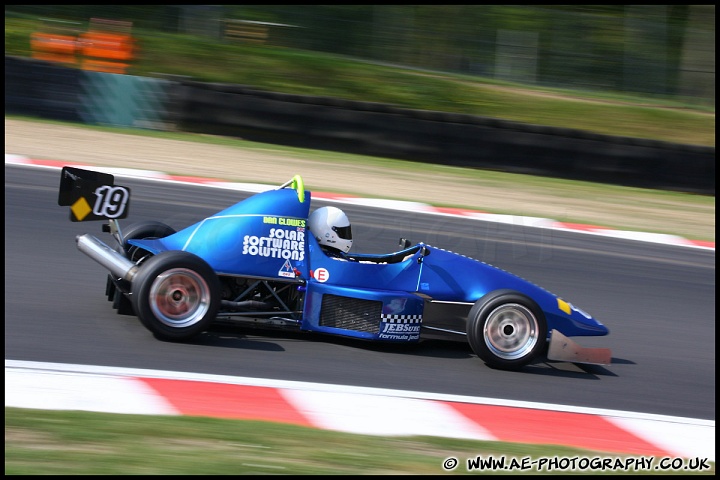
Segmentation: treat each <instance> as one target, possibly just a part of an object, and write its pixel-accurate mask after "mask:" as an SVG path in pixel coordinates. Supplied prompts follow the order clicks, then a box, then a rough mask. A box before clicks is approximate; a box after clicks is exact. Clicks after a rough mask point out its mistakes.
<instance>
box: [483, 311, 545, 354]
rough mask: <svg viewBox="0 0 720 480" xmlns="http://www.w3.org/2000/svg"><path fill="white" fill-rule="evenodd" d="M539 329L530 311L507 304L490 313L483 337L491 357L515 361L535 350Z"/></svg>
mask: <svg viewBox="0 0 720 480" xmlns="http://www.w3.org/2000/svg"><path fill="white" fill-rule="evenodd" d="M539 328H540V327H539V325H538V321H537V318H535V315H534V314H533V313H532V312H531V311H530V309H528V308H527V307H525V306H523V305H520V304H517V303H507V304H504V305H501V306H499V307H497V308H495V310H493V311H492V312H490V315H489V316H488V319H487V321H486V322H485V329H484V330H483V337H484V338H485V345H487V347H488V348H489V349H490V351H491V352H492V353H493V355H495V356H497V357H499V358H502V359H503V360H516V359H518V358H522V357H524V356H525V355H527V354H529V353H530V352H531V351H532V350H533V348H535V345H536V344H537V342H538V330H539Z"/></svg>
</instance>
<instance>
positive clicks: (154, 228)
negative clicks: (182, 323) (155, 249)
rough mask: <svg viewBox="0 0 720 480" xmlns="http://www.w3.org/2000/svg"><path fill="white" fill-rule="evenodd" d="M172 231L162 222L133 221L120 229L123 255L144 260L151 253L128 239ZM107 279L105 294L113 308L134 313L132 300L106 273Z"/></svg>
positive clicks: (123, 313) (173, 231)
mask: <svg viewBox="0 0 720 480" xmlns="http://www.w3.org/2000/svg"><path fill="white" fill-rule="evenodd" d="M173 233H175V229H173V228H172V227H169V226H168V225H165V224H164V223H162V222H156V221H145V222H137V223H133V224H132V225H130V226H128V227H127V228H126V229H124V230H123V231H122V234H123V250H124V255H125V256H126V257H127V258H128V259H129V260H131V261H132V262H134V263H139V262H141V261H145V260H147V258H149V257H151V256H152V253H150V252H148V251H146V250H143V249H141V248H138V247H135V246H133V245H130V244H129V243H128V240H148V239H154V238H164V237H167V236H168V235H172V234H173ZM107 281H108V284H107V287H106V288H105V294H106V295H107V297H108V300H109V301H111V302H113V308H114V309H115V310H117V313H118V314H120V315H135V311H134V310H133V306H132V302H131V301H130V299H129V298H128V297H127V296H126V295H125V294H124V293H122V292H121V291H120V289H118V288H117V285H115V282H113V279H112V275H108V280H107ZM123 288H125V287H123Z"/></svg>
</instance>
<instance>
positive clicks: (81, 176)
mask: <svg viewBox="0 0 720 480" xmlns="http://www.w3.org/2000/svg"><path fill="white" fill-rule="evenodd" d="M58 205H60V206H61V207H67V206H69V207H70V220H71V221H73V222H86V221H91V220H117V219H120V218H125V217H127V215H128V210H129V207H130V189H129V188H128V187H122V186H120V185H115V177H114V176H113V175H110V174H109V173H100V172H94V171H92V170H83V169H80V168H74V167H63V169H62V173H61V177H60V191H59V193H58Z"/></svg>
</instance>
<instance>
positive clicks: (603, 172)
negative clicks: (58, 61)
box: [5, 56, 715, 196]
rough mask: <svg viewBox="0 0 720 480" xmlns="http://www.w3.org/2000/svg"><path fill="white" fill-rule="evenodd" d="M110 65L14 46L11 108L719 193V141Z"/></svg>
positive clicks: (9, 68)
mask: <svg viewBox="0 0 720 480" xmlns="http://www.w3.org/2000/svg"><path fill="white" fill-rule="evenodd" d="M103 75H104V76H108V75H110V76H113V75H115V74H109V73H97V72H83V71H81V70H77V69H72V68H65V67H61V66H57V65H53V64H51V63H49V62H42V61H37V60H33V59H29V58H19V57H8V56H6V57H5V84H6V86H5V112H6V113H13V114H25V115H35V116H39V117H44V118H52V119H60V120H70V121H84V122H87V123H100V124H115V125H118V126H134V127H143V128H168V127H169V126H172V127H173V128H177V129H179V130H183V131H189V132H196V133H206V134H212V135H226V136H234V137H240V138H244V139H248V140H254V141H258V142H266V143H276V144H285V145H291V146H298V147H304V148H313V149H320V150H331V151H342V152H349V153H357V154H363V155H371V156H380V157H386V158H397V159H404V160H411V161H420V162H428V163H435V164H443V165H452V166H463V167H470V168H478V169H489V170H497V171H504V172H512V173H523V174H531V175H541V176H549V177H557V178H566V179H572V180H584V181H591V182H599V183H609V184H616V185H626V186H633V187H642V188H653V189H662V190H674V191H681V192H690V193H698V194H703V195H713V196H714V195H715V148H714V147H700V146H692V145H680V144H673V143H667V142H659V141H650V140H640V139H633V138H626V137H612V136H605V135H598V134H592V133H588V132H583V131H579V130H572V129H561V128H552V127H544V126H538V125H528V124H522V123H517V122H509V121H504V120H499V119H493V118H485V117H478V116H473V115H462V114H451V113H444V112H431V111H418V110H410V109H403V108H397V107H394V106H391V105H385V104H377V103H369V102H353V101H346V100H341V99H336V98H327V97H312V96H301V95H290V94H281V93H273V92H263V91H258V90H254V89H251V88H247V87H244V86H240V85H227V84H214V83H201V82H194V81H191V80H184V79H175V80H157V79H149V78H143V77H130V76H121V77H123V78H122V80H123V81H118V80H117V78H113V77H108V78H106V79H104V80H103V78H102V77H98V76H103ZM116 77H117V76H116ZM98 86H102V87H103V88H98ZM105 87H113V88H105ZM113 105H114V106H116V107H117V106H118V105H120V106H122V109H124V110H125V111H124V112H123V113H125V115H119V112H118V111H116V107H113ZM131 106H134V107H135V108H133V109H129V107H131ZM119 118H120V119H121V120H118V119H119ZM108 122H109V123H108ZM113 122H115V123H113ZM118 122H120V123H118Z"/></svg>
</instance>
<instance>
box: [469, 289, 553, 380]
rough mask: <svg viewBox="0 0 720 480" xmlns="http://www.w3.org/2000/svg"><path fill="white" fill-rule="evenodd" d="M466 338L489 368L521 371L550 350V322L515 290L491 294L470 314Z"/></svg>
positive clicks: (480, 301)
mask: <svg viewBox="0 0 720 480" xmlns="http://www.w3.org/2000/svg"><path fill="white" fill-rule="evenodd" d="M467 336H468V341H469V343H470V346H471V347H472V349H473V351H474V352H475V353H476V354H477V356H478V357H480V358H481V359H482V360H483V361H485V363H487V364H488V365H489V366H490V367H493V368H497V369H501V370H518V369H520V368H522V367H523V366H525V365H527V364H528V363H530V362H532V361H533V360H534V359H535V358H536V357H537V356H538V355H540V354H542V353H543V352H545V351H546V348H547V322H546V321H545V316H544V315H543V313H542V311H541V310H540V308H539V307H538V306H537V304H536V303H535V302H534V301H532V300H531V299H530V298H529V297H527V296H526V295H523V294H520V293H518V292H515V291H512V290H497V291H494V292H490V293H488V294H487V295H485V296H484V297H482V298H481V299H480V300H478V301H477V302H476V303H475V305H474V306H473V308H472V309H471V310H470V315H469V316H468V323H467Z"/></svg>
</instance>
